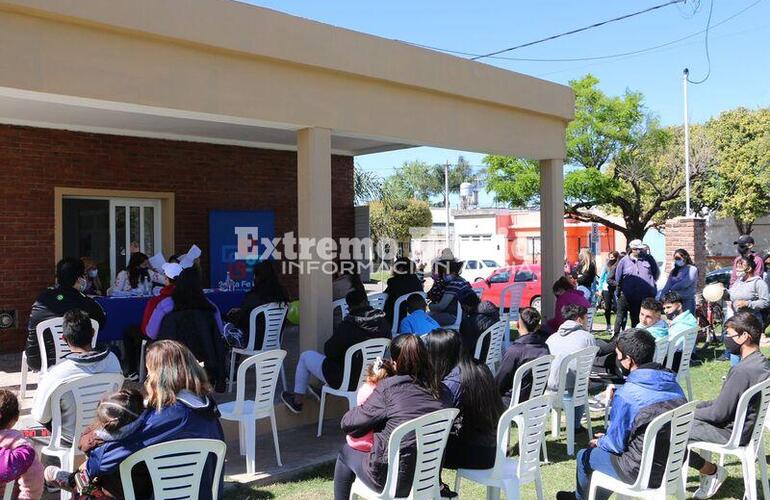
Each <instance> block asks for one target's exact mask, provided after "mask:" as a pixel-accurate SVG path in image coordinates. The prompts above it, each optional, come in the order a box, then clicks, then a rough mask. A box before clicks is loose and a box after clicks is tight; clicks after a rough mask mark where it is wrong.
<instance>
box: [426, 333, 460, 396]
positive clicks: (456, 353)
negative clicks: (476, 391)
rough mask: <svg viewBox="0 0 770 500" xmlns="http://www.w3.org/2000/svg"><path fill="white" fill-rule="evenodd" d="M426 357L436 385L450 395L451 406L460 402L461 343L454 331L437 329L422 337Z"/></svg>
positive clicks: (458, 335)
mask: <svg viewBox="0 0 770 500" xmlns="http://www.w3.org/2000/svg"><path fill="white" fill-rule="evenodd" d="M422 340H423V342H424V343H425V347H426V348H427V349H428V356H429V357H430V362H431V364H432V365H433V376H434V377H435V379H436V381H435V383H436V385H440V384H444V386H446V388H447V389H449V392H450V393H451V394H452V403H453V406H457V405H458V404H459V402H460V384H461V382H460V367H459V366H458V364H459V363H460V358H461V356H462V349H463V343H462V339H461V337H460V334H459V333H457V332H456V331H455V330H450V329H445V328H439V329H436V330H433V331H432V332H430V333H429V334H428V335H426V336H425V337H423V339H422Z"/></svg>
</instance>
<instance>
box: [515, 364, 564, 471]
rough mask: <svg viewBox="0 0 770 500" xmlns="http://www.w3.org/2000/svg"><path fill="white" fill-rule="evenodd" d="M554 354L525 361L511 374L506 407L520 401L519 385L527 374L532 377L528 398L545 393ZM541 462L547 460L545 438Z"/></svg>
mask: <svg viewBox="0 0 770 500" xmlns="http://www.w3.org/2000/svg"><path fill="white" fill-rule="evenodd" d="M553 360H554V356H552V355H550V354H546V355H544V356H540V357H539V358H537V359H533V360H532V361H527V362H526V363H524V364H523V365H521V366H520V367H519V369H518V370H516V373H514V374H513V388H512V390H511V402H510V403H509V404H508V408H513V407H514V406H516V405H517V404H520V403H522V402H523V401H522V400H521V386H522V385H523V383H524V377H526V376H527V375H529V376H530V377H531V378H532V387H531V388H530V390H529V399H532V398H536V397H538V396H542V395H543V394H545V389H546V387H548V375H549V374H550V373H551V364H552V363H553ZM543 462H548V449H547V448H546V444H545V439H543Z"/></svg>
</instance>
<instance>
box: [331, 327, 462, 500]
mask: <svg viewBox="0 0 770 500" xmlns="http://www.w3.org/2000/svg"><path fill="white" fill-rule="evenodd" d="M390 354H391V357H392V358H393V360H394V361H395V362H396V375H395V376H393V377H388V378H386V379H384V380H382V381H381V382H380V383H379V384H377V388H376V389H375V390H374V392H373V393H372V395H371V396H369V399H367V400H366V401H365V402H364V403H363V404H362V405H361V406H356V407H354V408H352V409H351V410H349V411H348V412H347V413H345V415H344V416H343V417H342V422H341V427H342V431H343V432H344V433H346V434H351V435H353V436H354V437H361V436H363V435H365V434H366V433H368V432H369V431H373V432H374V445H373V447H372V451H371V452H369V453H367V452H363V451H358V450H354V449H353V448H351V447H350V446H348V445H347V444H344V445H342V449H341V450H340V453H339V455H337V463H336V465H335V467H334V498H335V500H347V499H348V498H349V497H350V489H351V486H352V485H353V482H354V481H355V479H356V478H358V479H360V480H361V481H363V482H364V484H366V485H367V486H368V487H370V488H372V489H374V490H376V491H382V489H383V487H384V485H385V478H386V477H387V473H388V467H389V466H391V467H396V466H397V467H398V481H397V484H396V496H397V497H405V496H407V495H408V494H409V490H410V489H411V488H412V479H413V477H414V474H415V470H414V468H415V461H416V457H415V453H416V445H415V439H414V435H413V434H412V435H411V436H407V437H406V438H405V439H404V440H403V441H401V449H400V452H399V463H398V464H388V440H389V438H390V435H391V434H392V433H393V431H394V430H395V429H396V427H398V426H399V425H401V424H403V423H405V422H408V421H409V420H413V419H415V418H417V417H421V416H423V415H427V414H428V413H432V412H434V411H437V410H442V409H444V408H449V407H450V406H451V403H450V396H449V394H448V392H447V390H446V388H443V387H441V386H439V385H437V384H436V378H435V377H434V376H433V367H432V365H431V363H430V359H429V358H428V352H427V350H426V349H425V346H424V345H423V343H422V342H421V341H420V339H418V338H417V337H416V336H414V335H399V336H397V337H396V338H395V339H393V342H391V344H390Z"/></svg>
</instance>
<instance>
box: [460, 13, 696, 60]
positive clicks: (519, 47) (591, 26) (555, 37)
mask: <svg viewBox="0 0 770 500" xmlns="http://www.w3.org/2000/svg"><path fill="white" fill-rule="evenodd" d="M683 2H686V0H670V1H669V2H666V3H662V4H659V5H654V6H652V7H649V8H647V9H644V10H640V11H637V12H632V13H631V14H625V15H623V16H619V17H614V18H612V19H608V20H606V21H600V22H598V23H594V24H591V25H589V26H584V27H582V28H577V29H574V30H570V31H565V32H563V33H558V34H556V35H551V36H548V37H545V38H541V39H539V40H534V41H532V42H527V43H522V44H520V45H515V46H513V47H509V48H507V49H502V50H496V51H494V52H489V53H488V54H480V55H477V56H473V57H471V60H472V61H476V60H479V59H484V58H487V57H491V56H496V55H500V54H503V53H505V52H511V51H513V50H517V49H523V48H524V47H531V46H532V45H537V44H538V43H543V42H547V41H550V40H555V39H557V38H562V37H565V36H568V35H574V34H575V33H580V32H583V31H587V30H590V29H593V28H598V27H600V26H604V25H605V24H610V23H614V22H617V21H622V20H624V19H628V18H631V17H634V16H638V15H641V14H646V13H647V12H652V11H654V10H657V9H662V8H663V7H668V6H669V5H673V4H677V3H683Z"/></svg>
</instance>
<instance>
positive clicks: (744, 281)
mask: <svg viewBox="0 0 770 500" xmlns="http://www.w3.org/2000/svg"><path fill="white" fill-rule="evenodd" d="M756 265H757V263H756V262H755V261H754V259H753V258H751V257H741V258H740V259H739V260H737V261H736V263H735V269H736V275H737V279H736V280H735V282H734V283H733V284H732V285H730V289H729V290H728V291H727V293H728V295H729V297H730V303H731V307H732V310H733V312H734V313H737V312H739V311H748V312H750V313H751V314H753V315H754V316H755V317H756V318H757V319H758V320H759V321H760V323H762V311H763V310H764V309H767V307H768V306H770V292H768V288H767V283H766V282H765V281H764V280H763V279H762V278H760V277H759V276H757V275H756V273H755V268H756Z"/></svg>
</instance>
